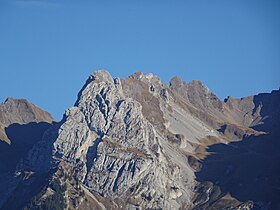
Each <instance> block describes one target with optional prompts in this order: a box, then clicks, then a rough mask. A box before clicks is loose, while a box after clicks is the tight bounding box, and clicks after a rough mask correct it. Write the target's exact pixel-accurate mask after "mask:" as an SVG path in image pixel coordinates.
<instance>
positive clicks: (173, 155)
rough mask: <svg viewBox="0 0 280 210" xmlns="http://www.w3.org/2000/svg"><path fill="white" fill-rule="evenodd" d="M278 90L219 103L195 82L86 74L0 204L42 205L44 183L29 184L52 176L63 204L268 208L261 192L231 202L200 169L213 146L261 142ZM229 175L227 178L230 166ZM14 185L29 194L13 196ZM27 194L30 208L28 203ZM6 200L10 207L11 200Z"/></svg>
mask: <svg viewBox="0 0 280 210" xmlns="http://www.w3.org/2000/svg"><path fill="white" fill-rule="evenodd" d="M279 92H280V91H279V90H276V91H273V92H272V93H270V94H260V95H257V96H249V97H244V98H242V99H234V98H231V97H229V98H228V99H227V100H225V101H221V100H220V99H219V98H218V97H217V96H216V95H215V94H214V93H212V92H211V91H210V90H209V89H208V88H207V87H206V86H205V85H203V83H201V82H200V81H193V82H190V83H186V82H184V81H182V80H181V79H180V78H178V77H174V78H172V79H171V81H170V85H167V84H164V83H163V82H161V80H160V78H159V77H158V76H155V75H153V74H147V75H144V74H143V73H141V72H137V73H135V74H133V75H131V76H129V77H128V78H125V79H120V78H112V77H111V75H110V74H109V72H107V71H104V70H99V71H96V72H94V73H93V74H91V75H90V77H89V78H88V80H87V81H86V83H85V85H84V86H83V88H82V89H81V91H80V92H79V94H78V99H77V100H76V102H75V104H74V106H73V107H72V108H69V109H67V110H66V112H65V114H64V117H63V119H62V120H61V121H60V122H59V123H55V124H54V125H52V126H51V127H50V128H49V129H48V130H46V131H45V133H44V135H43V137H42V139H41V140H40V141H38V142H37V143H36V144H35V146H34V147H33V148H32V149H31V150H29V152H28V154H27V156H26V157H25V158H24V159H23V161H21V163H20V164H18V166H17V170H16V172H15V174H16V177H15V179H11V180H10V184H9V185H10V188H11V189H17V190H18V191H19V192H17V193H15V191H13V190H11V191H10V193H8V195H7V194H6V197H5V199H2V200H0V206H1V205H2V207H3V206H4V207H9V208H10V209H12V208H19V207H23V206H24V205H25V206H26V205H29V208H31V207H30V206H32V208H34V209H36V208H39V207H40V205H41V206H42V205H45V204H46V203H47V201H48V198H49V199H52V195H50V194H49V193H47V192H48V191H52V190H53V189H54V187H53V186H52V185H48V184H42V186H43V189H41V190H39V188H38V189H37V190H39V191H40V193H39V194H38V193H34V190H32V186H34V183H35V182H36V180H39V179H40V177H45V176H46V174H48V177H49V178H48V180H50V181H49V183H52V181H51V180H59V182H60V185H61V186H64V185H65V186H67V187H66V188H63V189H64V191H63V190H59V192H60V191H61V193H62V194H63V198H61V199H62V200H63V202H65V205H66V206H67V208H78V209H84V208H86V207H85V206H87V207H88V208H89V209H90V206H95V209H159V208H162V209H196V208H198V209H210V208H214V207H215V208H217V206H222V207H223V208H231V209H245V208H247V209H253V208H255V209H258V208H260V209H261V205H260V204H259V203H262V205H263V206H266V207H271V206H273V205H276V204H275V198H273V200H272V204H268V203H267V198H266V197H264V196H259V197H258V198H261V199H266V200H264V201H263V200H257V201H256V200H253V201H252V200H250V199H249V200H242V199H243V198H242V197H240V194H236V193H233V194H234V195H236V196H237V197H236V198H235V197H234V196H231V195H230V193H231V192H235V190H236V189H235V188H233V187H232V186H231V185H228V184H227V183H225V184H221V185H220V186H221V187H220V186H219V184H217V183H216V182H217V181H218V180H214V181H213V180H212V178H211V177H209V176H206V177H205V176H204V171H205V170H206V171H207V169H205V166H206V165H209V163H208V162H209V161H208V160H210V159H211V157H214V156H213V155H212V154H211V150H209V148H213V145H229V146H230V147H231V145H234V144H236V145H237V144H238V145H239V142H240V144H244V145H246V144H245V143H243V142H247V139H248V138H250V137H252V138H253V139H254V138H258V139H262V136H267V133H271V134H273V133H275V131H276V130H277V129H278V128H279V123H278V121H277V117H278V116H279V110H280V108H279V103H278V102H279V99H280V97H279V95H280V93H279ZM264 125H269V126H266V127H265V126H264ZM270 125H271V126H270ZM271 129H273V130H271ZM271 136H272V137H271ZM266 138H267V139H269V140H268V141H269V143H270V142H271V140H270V138H278V137H277V135H276V136H273V135H270V136H267V137H266ZM243 140H244V141H243ZM264 144H266V143H264ZM277 145H278V144H277ZM226 148H227V147H226ZM226 148H225V149H226ZM250 148H251V149H252V150H255V149H256V150H257V149H258V147H255V146H252V147H251V146H250ZM225 151H227V150H225ZM225 154H227V153H225ZM236 155H237V156H236V157H238V158H239V156H241V154H239V153H237V154H236ZM227 156H228V157H233V156H232V155H230V154H227ZM276 158H278V156H276ZM214 160H215V161H216V159H214ZM234 166H236V165H234ZM211 167H212V168H213V166H212V165H211ZM219 167H221V168H223V167H224V165H221V166H219ZM211 170H212V169H211ZM216 170H217V171H219V170H220V169H218V168H217V169H216ZM231 170H234V171H236V173H237V171H238V167H237V168H234V169H231ZM244 170H245V169H244ZM275 170H276V169H275ZM277 170H278V169H277ZM27 174H30V175H28V178H26V175H27ZM43 174H45V175H43ZM67 174H68V175H67ZM70 174H71V175H72V176H73V179H69V177H68V176H69V175H70ZM221 174H222V175H223V173H221ZM268 175H269V174H268ZM224 176H228V174H225V175H224ZM259 176H261V174H260V175H259ZM36 177H37V178H36ZM231 177H232V179H233V180H235V179H236V177H235V176H234V175H231ZM221 179H222V178H221ZM273 179H274V178H273ZM24 180H25V181H24ZM245 180H246V179H245ZM19 183H22V184H23V185H24V186H25V190H30V192H31V194H32V195H33V196H31V197H25V198H20V192H22V190H23V188H22V187H20V185H19ZM224 186H226V187H224ZM44 189H45V190H44ZM59 189H60V188H59ZM61 189H62V188H61ZM249 190H250V189H249ZM0 194H1V192H0ZM41 194H42V195H41ZM80 194H83V196H84V197H86V198H87V199H88V201H86V200H84V199H83V196H80ZM40 195H41V196H40ZM32 197H33V200H34V199H35V200H34V202H35V203H34V202H33V203H29V204H28V200H30V199H31V198H32ZM249 197H250V196H249ZM13 199H18V203H17V204H12V203H11V202H12V200H13ZM239 199H241V200H239ZM252 199H253V197H252ZM254 199H255V198H254ZM62 200H60V201H61V202H62ZM31 204H32V205H31ZM32 208H31V209H32Z"/></svg>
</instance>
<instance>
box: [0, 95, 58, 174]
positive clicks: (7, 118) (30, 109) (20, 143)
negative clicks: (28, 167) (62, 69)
mask: <svg viewBox="0 0 280 210" xmlns="http://www.w3.org/2000/svg"><path fill="white" fill-rule="evenodd" d="M52 122H54V119H53V118H52V116H51V115H50V114H49V113H48V112H46V111H43V110H42V109H40V108H38V107H36V106H35V105H33V104H32V103H30V102H28V101H27V100H25V99H13V98H11V97H9V98H7V100H6V101H5V102H4V103H2V104H0V172H5V171H9V170H11V169H13V170H14V169H15V168H14V167H15V166H16V164H17V162H18V161H19V160H20V159H21V158H23V157H24V156H25V155H26V153H27V152H28V151H29V150H30V149H31V147H32V146H33V145H34V144H35V143H36V142H37V141H39V140H41V139H42V135H43V133H44V132H45V130H46V129H47V128H49V127H50V125H51V123H52Z"/></svg>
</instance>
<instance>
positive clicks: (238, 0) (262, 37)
mask: <svg viewBox="0 0 280 210" xmlns="http://www.w3.org/2000/svg"><path fill="white" fill-rule="evenodd" d="M97 69H107V70H109V71H110V72H111V74H112V75H113V76H118V77H127V76H128V75H130V74H132V73H134V72H136V71H142V72H144V73H149V72H153V73H154V74H157V75H159V76H160V77H161V78H162V80H163V81H164V82H168V81H169V80H170V78H171V77H172V76H174V75H178V76H180V77H182V78H183V79H184V80H185V81H191V80H194V79H196V80H201V81H202V82H203V83H205V84H206V85H207V86H208V87H209V88H210V90H212V91H213V92H214V93H216V94H217V95H218V96H219V97H220V98H221V99H223V98H225V97H226V96H228V95H231V96H233V97H242V96H247V95H253V94H256V93H258V92H270V91H271V90H272V89H278V88H279V86H280V73H279V72H280V1H279V0H219V1H217V0H211V1H209V0H182V1H179V0H118V1H116V0H111V1H109V0H108V1H106V0H92V1H89V0H88V1H86V0H79V1H78V0H75V1H72V0H53V1H52V0H0V73H1V74H0V78H1V81H0V101H4V100H5V98H7V97H8V96H12V97H14V98H27V99H28V100H30V101H31V102H32V103H34V104H36V105H38V106H39V107H41V108H43V109H45V110H47V111H49V112H50V113H51V114H53V116H54V117H55V118H56V119H57V120H59V119H60V118H61V117H62V114H63V112H64V110H65V109H66V108H68V107H70V106H72V105H73V104H74V102H75V100H76V95H77V93H78V91H79V90H80V89H81V87H82V86H83V84H84V82H85V80H86V79H87V77H88V75H89V74H90V73H91V72H92V71H94V70H97Z"/></svg>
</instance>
